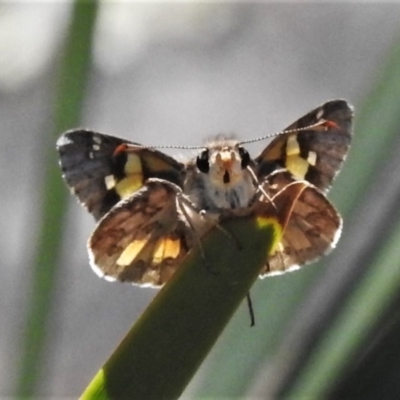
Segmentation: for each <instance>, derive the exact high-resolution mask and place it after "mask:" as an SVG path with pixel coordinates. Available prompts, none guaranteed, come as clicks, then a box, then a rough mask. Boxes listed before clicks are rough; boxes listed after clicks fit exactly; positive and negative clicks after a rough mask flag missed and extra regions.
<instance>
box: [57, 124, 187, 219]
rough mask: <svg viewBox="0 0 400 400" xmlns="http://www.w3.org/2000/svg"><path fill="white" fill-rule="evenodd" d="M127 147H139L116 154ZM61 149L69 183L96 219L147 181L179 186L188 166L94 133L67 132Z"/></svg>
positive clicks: (59, 150) (65, 173) (63, 168)
mask: <svg viewBox="0 0 400 400" xmlns="http://www.w3.org/2000/svg"><path fill="white" fill-rule="evenodd" d="M124 144H129V145H132V146H133V148H134V146H138V147H137V148H136V150H135V152H129V153H128V152H126V151H117V152H116V150H117V149H118V148H120V146H121V145H124ZM57 150H58V152H59V156H60V165H61V169H62V172H63V177H64V179H65V181H66V183H67V184H68V186H69V187H70V189H71V191H72V192H73V193H74V194H75V195H76V196H77V197H78V199H79V201H80V202H81V203H82V204H83V205H84V206H85V207H86V208H87V210H88V211H89V212H90V213H91V214H93V216H94V217H95V219H96V220H98V219H100V218H101V217H102V216H103V215H105V214H106V213H107V212H108V211H109V210H110V209H111V208H112V207H113V206H114V205H116V204H117V203H118V202H119V201H120V200H121V199H124V198H127V197H129V196H130V195H131V194H132V193H134V192H135V191H137V190H139V189H140V188H141V187H142V186H143V185H144V182H145V181H146V180H147V179H150V178H160V179H166V180H169V181H170V182H172V183H174V184H176V185H178V186H182V182H183V179H184V165H183V164H181V163H179V162H178V161H176V160H175V159H173V158H172V157H169V156H167V155H166V154H164V153H161V152H159V151H157V150H154V149H149V148H143V147H141V146H140V145H138V144H137V143H133V142H131V141H129V140H126V139H122V138H117V137H113V136H109V135H105V134H102V133H98V132H93V131H90V130H84V129H80V130H79V129H78V130H71V131H68V132H65V133H64V134H63V135H62V136H61V137H60V138H59V139H58V141H57Z"/></svg>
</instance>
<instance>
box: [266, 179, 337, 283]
mask: <svg viewBox="0 0 400 400" xmlns="http://www.w3.org/2000/svg"><path fill="white" fill-rule="evenodd" d="M294 182H295V183H297V182H298V181H296V180H295V179H294V178H293V177H292V176H291V174H290V173H289V172H287V171H277V172H275V173H272V174H271V175H270V176H269V177H268V178H267V181H266V182H264V184H263V188H264V190H265V191H266V192H267V193H268V195H269V196H270V197H271V198H272V199H274V196H275V195H277V193H280V192H282V191H284V190H287V189H286V188H287V187H289V186H290V185H291V184H293V183H294ZM302 183H303V184H304V189H303V191H302V192H301V194H300V195H299V196H298V197H297V198H296V199H294V200H293V206H292V210H291V213H290V217H289V218H288V221H287V223H286V227H285V231H284V234H283V238H282V241H281V243H280V244H279V246H278V247H277V249H276V251H275V253H273V254H272V255H271V256H270V257H269V258H268V261H267V263H266V265H265V267H264V269H263V270H262V272H261V277H263V276H266V275H273V274H279V273H283V272H286V271H289V270H293V269H297V268H298V267H299V266H302V265H305V264H308V263H311V262H313V261H316V260H317V259H318V258H320V257H321V256H322V255H324V254H326V253H328V252H329V251H330V250H332V249H333V248H334V247H335V245H336V243H337V241H338V240H339V237H340V233H341V228H342V219H341V217H340V215H339V213H338V212H337V211H336V209H335V208H334V206H333V205H332V204H331V203H330V201H329V200H328V199H327V198H326V196H325V195H324V194H323V193H322V192H321V191H320V190H319V189H317V188H316V187H315V186H313V185H311V184H310V183H308V182H307V181H303V182H302Z"/></svg>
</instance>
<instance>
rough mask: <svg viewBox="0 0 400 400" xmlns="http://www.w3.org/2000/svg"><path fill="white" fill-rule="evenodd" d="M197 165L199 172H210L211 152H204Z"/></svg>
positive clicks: (200, 155) (198, 157) (199, 156)
mask: <svg viewBox="0 0 400 400" xmlns="http://www.w3.org/2000/svg"><path fill="white" fill-rule="evenodd" d="M196 165H197V168H198V169H199V171H201V172H203V173H205V174H206V173H207V172H208V171H209V170H210V161H209V152H208V150H203V151H202V152H201V153H200V154H199V155H198V156H197V159H196Z"/></svg>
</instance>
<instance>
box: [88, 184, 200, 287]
mask: <svg viewBox="0 0 400 400" xmlns="http://www.w3.org/2000/svg"><path fill="white" fill-rule="evenodd" d="M176 200H177V199H176V191H175V189H174V188H173V187H172V186H171V185H170V184H168V183H166V182H165V181H162V180H157V179H150V180H149V181H148V182H147V183H146V185H145V186H144V187H143V188H142V189H140V190H139V191H138V192H136V193H134V194H133V195H132V196H131V197H130V198H128V199H126V200H124V201H122V202H120V203H119V204H117V205H116V206H115V207H114V208H113V209H112V210H111V211H110V212H109V213H107V214H106V215H105V216H104V217H103V218H102V219H101V220H100V221H99V223H98V225H97V227H96V229H95V231H94V232H93V234H92V236H91V237H90V239H89V241H88V249H89V257H90V260H91V265H92V267H93V269H94V270H95V271H96V273H97V274H98V275H100V276H104V277H105V278H108V279H109V280H119V281H126V282H131V283H134V284H139V285H144V286H160V285H162V284H164V283H165V282H166V281H167V280H168V279H169V278H170V277H171V275H172V274H173V273H174V272H175V270H176V269H177V268H178V266H179V264H180V263H181V261H182V259H183V257H184V256H185V255H186V254H187V252H188V251H189V249H190V248H191V247H192V235H191V231H190V230H189V228H188V227H187V225H186V224H185V223H184V222H183V220H182V218H180V217H179V211H178V208H177V201H176Z"/></svg>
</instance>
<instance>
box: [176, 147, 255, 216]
mask: <svg viewBox="0 0 400 400" xmlns="http://www.w3.org/2000/svg"><path fill="white" fill-rule="evenodd" d="M249 163H250V157H249V155H248V153H247V151H246V150H244V149H243V148H242V147H240V146H239V145H238V144H237V142H233V141H224V142H218V143H215V144H213V145H210V146H209V147H208V148H207V149H205V150H204V151H203V152H202V153H200V155H199V156H198V157H197V159H196V160H195V161H194V162H192V163H190V165H189V167H188V170H187V177H186V182H185V184H184V189H183V190H184V192H185V194H186V195H187V196H188V197H189V198H190V199H191V201H192V202H193V203H194V204H195V206H196V207H198V208H199V209H201V210H210V211H217V210H220V209H233V208H241V207H248V205H249V203H250V202H251V200H252V199H253V197H254V195H255V191H256V189H255V186H254V183H253V181H252V177H251V175H250V173H249V171H248V170H247V167H248V165H249Z"/></svg>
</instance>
